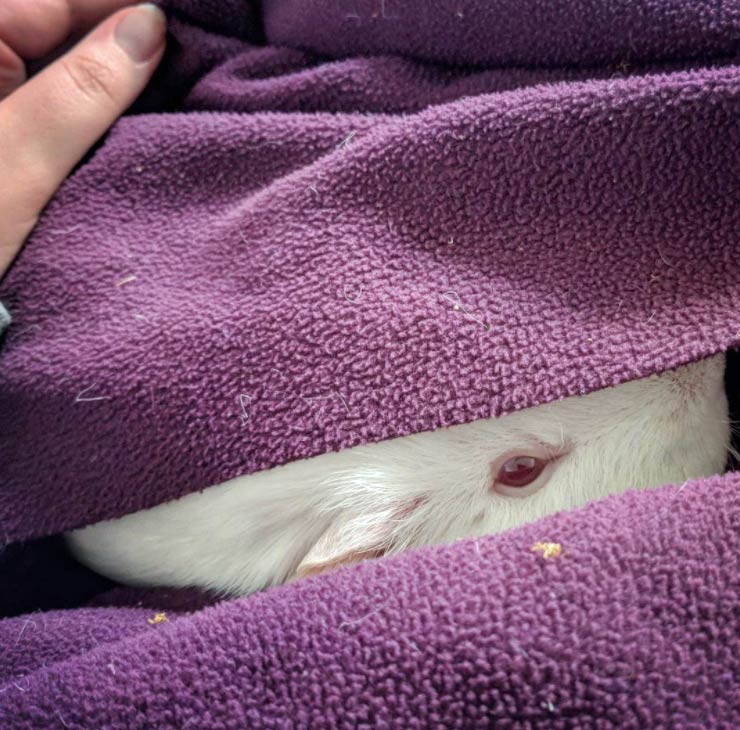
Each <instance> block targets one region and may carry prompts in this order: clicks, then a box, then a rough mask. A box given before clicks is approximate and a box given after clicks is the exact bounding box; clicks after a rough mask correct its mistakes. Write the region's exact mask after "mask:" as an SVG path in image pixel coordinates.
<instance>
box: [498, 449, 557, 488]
mask: <svg viewBox="0 0 740 730" xmlns="http://www.w3.org/2000/svg"><path fill="white" fill-rule="evenodd" d="M546 466H547V462H546V461H544V460H543V459H538V458H537V457H535V456H514V457H513V458H511V459H509V460H508V461H505V462H504V463H503V464H502V465H501V468H500V469H499V470H498V474H497V475H496V481H497V482H498V483H499V484H501V485H503V486H505V487H526V486H527V485H528V484H531V483H532V482H533V481H534V480H535V479H537V477H538V476H539V475H540V474H542V471H543V469H544V468H545V467H546Z"/></svg>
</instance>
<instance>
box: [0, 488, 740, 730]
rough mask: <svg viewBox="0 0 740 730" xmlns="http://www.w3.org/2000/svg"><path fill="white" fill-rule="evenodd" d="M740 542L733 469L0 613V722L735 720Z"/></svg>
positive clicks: (414, 725)
mask: <svg viewBox="0 0 740 730" xmlns="http://www.w3.org/2000/svg"><path fill="white" fill-rule="evenodd" d="M542 540H547V541H555V542H558V543H559V544H560V545H561V546H562V551H561V553H560V555H558V556H557V557H550V558H545V557H543V555H542V553H540V552H536V551H533V550H532V546H533V545H534V544H536V543H538V542H540V541H542ZM738 550H740V475H737V474H735V475H731V476H730V477H727V478H724V479H722V478H715V479H710V480H705V481H704V482H702V483H695V484H689V485H687V486H685V487H683V488H681V487H668V488H663V489H660V490H656V491H647V492H638V493H636V492H632V493H627V494H625V495H622V496H620V497H612V498H609V499H607V500H605V501H602V502H599V503H595V504H593V505H591V506H589V507H587V508H585V509H582V510H578V511H576V512H573V513H564V514H561V515H558V516H554V517H551V518H548V519H545V520H542V521H541V522H540V523H539V524H536V525H529V526H526V527H524V528H520V529H518V530H516V531H513V532H511V533H509V534H502V535H497V536H494V537H491V538H487V539H481V540H479V541H477V542H473V541H466V542H460V543H457V544H455V545H454V546H451V547H446V548H438V549H424V550H419V551H416V552H414V553H407V554H404V555H401V556H399V557H395V558H391V559H385V560H382V561H377V562H371V563H365V564H363V565H360V566H358V567H355V568H352V569H349V570H343V571H341V572H339V573H335V574H332V575H327V576H323V577H321V578H316V579H309V580H306V581H303V582H300V583H296V584H293V585H290V586H287V587H285V588H282V589H277V590H271V591H268V592H266V593H263V594H260V595H256V596H253V597H251V598H249V599H239V600H233V601H227V602H224V603H222V604H220V605H218V606H215V607H211V608H207V609H205V610H202V611H200V612H197V613H193V614H181V613H174V612H165V616H161V615H159V616H158V614H157V612H155V611H154V610H146V609H121V608H117V609H110V608H95V609H92V608H88V609H80V610H77V611H63V612H49V613H45V614H36V615H34V614H31V615H29V616H23V617H18V618H15V619H8V620H6V621H5V622H3V624H0V631H1V632H2V642H3V645H4V647H6V649H5V651H3V652H2V653H0V681H1V682H3V684H2V686H1V687H0V726H2V727H3V728H9V729H10V728H12V729H13V730H32V729H34V730H35V729H36V728H52V727H60V728H106V730H124V729H125V730H131V729H133V728H140V729H141V730H150V729H151V728H157V730H167V729H172V730H182V729H183V728H199V729H200V728H234V729H237V728H239V729H241V728H255V729H256V728H348V729H349V728H366V729H368V730H369V729H370V728H399V730H400V729H403V730H414V729H418V730H429V729H430V728H434V729H435V730H450V729H451V728H490V727H496V728H504V729H506V728H512V729H513V728H517V729H518V728H547V729H548V730H559V729H566V728H567V729H570V728H620V729H622V730H644V728H651V729H656V730H657V729H666V730H667V729H668V728H670V729H672V730H675V729H676V728H684V729H688V728H695V729H696V730H699V729H700V728H701V729H702V730H706V729H707V728H723V729H726V730H735V729H736V728H737V727H738V721H739V720H740V686H738V683H737V677H738V676H739V675H740V610H739V609H738V601H737V596H738V593H739V591H740V581H739V579H738V571H737V554H738Z"/></svg>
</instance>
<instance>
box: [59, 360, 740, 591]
mask: <svg viewBox="0 0 740 730" xmlns="http://www.w3.org/2000/svg"><path fill="white" fill-rule="evenodd" d="M724 362H725V359H724V355H719V356H716V357H713V358H709V359H707V360H704V361H701V362H698V363H695V364H692V365H689V366H686V367H684V368H680V369H678V370H675V371H671V372H667V373H663V374H661V375H659V376H656V375H654V376H651V377H649V378H645V379H643V380H638V381H633V382H629V383H625V384H622V385H619V386H616V387H614V388H608V389H605V390H601V391H597V392H595V393H591V394H588V395H585V396H580V397H572V398H568V399H565V400H562V401H559V402H554V403H548V404H545V405H541V406H537V407H535V408H530V409H527V410H523V411H519V412H516V413H512V414H509V415H506V416H503V417H501V418H498V419H490V420H482V421H477V422H474V423H470V424H465V425H461V426H454V427H452V428H447V429H440V430H437V431H432V432H428V433H420V434H416V435H413V436H405V437H402V438H397V439H393V440H389V441H384V442H382V443H377V444H370V445H366V446H358V447H356V448H353V449H347V450H345V451H342V452H339V453H329V454H324V455H321V456H317V457H315V458H312V459H307V460H304V461H297V462H293V463H290V464H286V465H284V466H280V467H276V468H274V469H270V470H268V471H264V472H260V473H256V474H251V475H248V476H244V477H240V478H238V479H233V480H231V481H229V482H227V483H225V484H221V485H218V486H214V487H211V488H209V489H207V490H205V491H204V492H200V493H197V494H191V495H188V496H186V497H183V498H182V499H179V500H176V501H173V502H170V503H167V504H163V505H160V506H158V507H155V508H153V509H149V510H144V511H142V512H138V513H136V514H132V515H128V516H126V517H123V518H121V519H118V520H112V521H107V522H103V523H99V524H97V525H92V526H90V527H86V528H84V529H82V530H78V531H76V532H74V533H71V534H70V535H69V536H68V539H69V543H70V545H71V547H72V549H73V551H74V553H75V554H76V555H77V557H78V558H79V559H80V560H81V561H82V562H84V563H86V564H88V565H89V566H91V567H93V568H94V569H96V570H98V571H99V572H101V573H104V574H106V575H109V576H111V577H113V578H116V579H118V580H120V581H123V582H126V583H133V584H144V585H169V586H200V587H205V588H212V589H216V590H220V591H225V592H229V593H250V592H252V591H255V590H258V589H260V588H263V587H266V586H269V585H274V584H278V583H282V582H285V581H286V580H289V579H290V578H291V577H294V575H295V572H296V569H297V567H298V566H299V564H301V562H302V561H303V560H304V559H306V558H307V556H308V555H309V553H311V551H312V550H313V549H314V548H315V546H316V545H317V544H319V543H320V542H321V538H322V535H325V534H326V533H327V531H328V532H332V531H333V540H334V541H335V542H336V543H337V545H336V546H335V549H336V551H337V552H338V553H341V552H347V551H350V552H351V551H362V550H364V549H368V548H373V547H377V546H378V545H381V546H382V548H383V550H385V551H387V552H397V551H399V550H403V549H405V548H409V547H414V546H419V545H425V544H432V543H442V542H451V541H453V540H456V539H458V538H462V537H474V536H480V535H486V534H489V533H494V532H499V531H502V530H507V529H509V528H511V527H514V526H515V525H520V524H522V523H524V522H529V521H532V520H536V519H537V518H539V517H542V516H544V515H547V514H550V513H553V512H557V511H559V510H563V509H570V508H573V507H577V506H579V505H583V504H585V503H586V502H589V501H590V500H593V499H596V498H599V497H603V496H605V495H608V494H613V493H618V492H623V491H625V490H627V489H629V488H631V487H639V488H644V487H652V486H656V485H661V484H669V483H682V482H684V481H686V480H687V479H692V478H696V477H702V476H709V475H712V474H716V473H719V472H721V471H722V469H723V468H724V466H725V461H726V458H727V452H728V448H729V434H730V427H729V421H728V412H727V400H726V396H725V392H724V384H723V373H724ZM517 454H522V455H527V454H535V455H537V454H562V455H561V456H560V457H559V458H557V460H556V461H554V462H553V463H552V464H551V465H550V466H549V467H548V469H547V470H546V471H545V472H544V473H543V474H542V476H541V477H539V480H538V483H536V484H535V485H534V486H535V487H537V488H538V491H536V493H534V494H531V495H530V496H526V497H523V498H518V497H516V496H506V495H505V494H501V493H498V492H496V491H493V490H492V489H491V486H492V482H493V475H492V469H496V468H497V467H496V465H497V464H499V463H500V462H501V460H502V459H505V458H507V457H508V456H509V455H517ZM492 465H493V466H492ZM512 494H513V493H512ZM415 500H419V501H420V502H421V503H419V502H417V501H415ZM422 500H423V501H422ZM404 509H406V512H404ZM322 550H324V551H327V550H328V555H327V556H323V557H322V556H321V555H319V556H318V557H317V558H316V561H318V562H319V563H320V562H321V561H322V560H324V559H326V560H330V559H331V557H332V547H331V545H330V546H329V547H327V546H326V545H324V546H323V547H322ZM319 552H321V551H319ZM309 562H311V561H310V560H309Z"/></svg>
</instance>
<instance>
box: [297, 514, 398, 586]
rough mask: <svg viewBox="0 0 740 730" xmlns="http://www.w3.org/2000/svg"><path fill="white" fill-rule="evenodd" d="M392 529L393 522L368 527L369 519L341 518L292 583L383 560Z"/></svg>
mask: <svg viewBox="0 0 740 730" xmlns="http://www.w3.org/2000/svg"><path fill="white" fill-rule="evenodd" d="M390 528H391V521H390V520H386V521H384V522H374V523H373V524H372V525H368V519H367V517H364V516H361V517H350V516H346V515H339V516H338V517H337V518H336V519H335V520H334V521H333V522H332V523H331V525H330V526H329V528H328V529H327V530H326V531H325V532H324V533H323V535H321V537H320V538H319V539H318V540H317V541H316V543H315V544H314V546H313V547H312V548H311V550H309V552H308V554H307V555H306V556H305V557H304V558H303V560H302V561H301V563H300V565H299V566H298V568H297V569H296V572H295V574H294V576H293V580H298V579H300V578H308V577H309V576H312V575H319V574H320V573H326V572H328V571H330V570H336V569H337V568H341V567H342V566H344V565H353V564H354V563H361V562H362V561H363V560H372V559H373V558H379V557H382V556H383V555H384V554H385V553H386V552H387V550H388V547H389V546H388V540H389V537H390V533H391V529H390Z"/></svg>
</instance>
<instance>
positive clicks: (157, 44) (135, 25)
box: [115, 3, 167, 63]
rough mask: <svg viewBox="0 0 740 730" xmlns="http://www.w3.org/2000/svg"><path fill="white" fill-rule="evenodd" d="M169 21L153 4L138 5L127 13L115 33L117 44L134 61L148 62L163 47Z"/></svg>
mask: <svg viewBox="0 0 740 730" xmlns="http://www.w3.org/2000/svg"><path fill="white" fill-rule="evenodd" d="M166 26H167V21H166V19H165V17H164V13H163V12H162V11H161V10H160V9H159V8H158V7H157V6H156V5H153V4H152V3H143V4H142V5H138V6H137V7H135V8H134V9H133V10H132V11H131V12H129V13H127V14H126V16H125V17H124V19H123V20H122V21H121V22H120V23H119V24H118V27H117V28H116V32H115V39H116V43H117V44H118V45H119V46H120V47H121V48H123V50H124V51H125V52H126V53H127V54H128V56H129V57H130V58H131V60H132V61H134V62H135V63H143V62H144V61H148V60H149V59H150V58H151V57H152V56H153V55H154V54H155V53H156V52H157V51H158V50H159V49H160V48H161V47H162V42H163V41H164V32H165V28H166Z"/></svg>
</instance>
